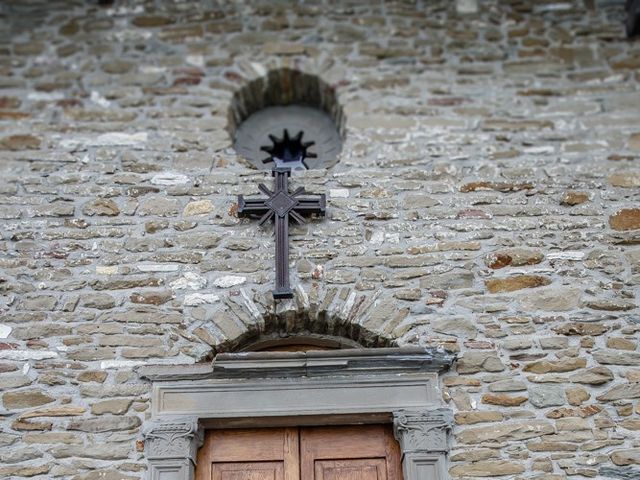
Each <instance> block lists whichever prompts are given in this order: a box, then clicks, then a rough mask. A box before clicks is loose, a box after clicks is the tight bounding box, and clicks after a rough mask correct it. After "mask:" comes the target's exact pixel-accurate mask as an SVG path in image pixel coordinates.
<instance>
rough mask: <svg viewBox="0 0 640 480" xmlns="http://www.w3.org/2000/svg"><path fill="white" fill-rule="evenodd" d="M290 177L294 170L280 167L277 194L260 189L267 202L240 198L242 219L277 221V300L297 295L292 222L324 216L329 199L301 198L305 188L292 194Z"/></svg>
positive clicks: (277, 169) (262, 221)
mask: <svg viewBox="0 0 640 480" xmlns="http://www.w3.org/2000/svg"><path fill="white" fill-rule="evenodd" d="M289 175H291V169H290V168H286V167H277V168H274V169H273V176H274V177H275V190H274V191H273V192H272V191H271V190H269V189H268V188H267V187H265V186H264V184H262V183H261V184H260V185H258V189H259V190H260V191H261V192H262V193H264V194H265V195H267V197H268V198H266V199H261V198H259V199H245V198H244V197H243V196H242V195H239V196H238V215H239V216H240V217H248V216H252V215H261V217H260V222H259V223H258V224H259V225H263V224H264V223H266V222H268V221H269V220H271V218H273V217H275V232H276V288H275V289H274V290H273V298H291V297H293V291H292V290H291V287H290V285H289V218H293V219H294V220H295V221H296V222H298V223H299V224H300V225H302V224H303V223H305V220H304V218H303V217H302V216H303V215H310V214H313V213H315V214H318V215H324V213H325V210H326V199H325V196H324V195H319V196H317V197H315V198H309V197H300V195H302V194H304V193H305V191H304V187H299V188H298V189H296V191H295V192H293V193H289Z"/></svg>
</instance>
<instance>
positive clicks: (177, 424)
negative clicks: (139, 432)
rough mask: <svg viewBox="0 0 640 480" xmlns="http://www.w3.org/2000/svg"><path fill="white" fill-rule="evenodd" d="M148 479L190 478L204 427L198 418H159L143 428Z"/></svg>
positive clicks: (170, 479) (192, 474)
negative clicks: (147, 462)
mask: <svg viewBox="0 0 640 480" xmlns="http://www.w3.org/2000/svg"><path fill="white" fill-rule="evenodd" d="M143 434H144V437H145V442H144V449H145V456H146V457H147V459H148V461H149V479H150V480H192V479H193V478H194V468H195V464H196V455H197V453H198V448H199V447H200V446H201V445H202V442H203V439H204V429H202V428H201V426H200V424H199V423H198V418H197V417H183V418H171V419H166V420H165V419H162V418H158V419H156V420H155V421H153V422H152V423H150V424H149V425H148V426H146V427H145V428H144V430H143Z"/></svg>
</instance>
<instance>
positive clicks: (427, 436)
mask: <svg viewBox="0 0 640 480" xmlns="http://www.w3.org/2000/svg"><path fill="white" fill-rule="evenodd" d="M452 426H453V415H452V413H451V410H449V409H447V408H438V409H434V410H425V411H408V410H399V411H396V412H393V432H394V434H395V437H396V439H397V440H398V442H400V448H401V450H402V453H403V454H413V453H431V452H446V451H448V450H449V448H448V442H447V433H448V432H449V430H451V428H452Z"/></svg>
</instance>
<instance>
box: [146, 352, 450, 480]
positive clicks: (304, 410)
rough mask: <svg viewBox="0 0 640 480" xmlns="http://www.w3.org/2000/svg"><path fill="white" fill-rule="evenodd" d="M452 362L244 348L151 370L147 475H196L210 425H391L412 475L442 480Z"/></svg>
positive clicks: (423, 356) (162, 478)
mask: <svg viewBox="0 0 640 480" xmlns="http://www.w3.org/2000/svg"><path fill="white" fill-rule="evenodd" d="M453 360H454V357H453V355H451V354H449V353H446V352H445V351H443V350H437V349H425V348H418V347H413V348H388V349H385V348H378V349H345V350H332V351H309V352H251V353H246V352H242V353H230V354H219V355H218V356H217V357H216V359H215V360H214V362H213V363H211V364H200V365H192V366H174V367H166V366H163V367H144V368H143V369H141V370H140V371H139V373H140V375H141V376H142V377H143V378H146V379H148V380H150V381H151V382H152V383H153V393H152V418H151V420H150V421H149V422H147V424H146V425H145V426H144V434H145V455H146V457H147V460H148V462H149V468H150V479H151V480H193V478H194V472H195V466H196V458H197V450H198V448H199V446H200V445H201V443H202V439H203V435H204V430H205V429H207V428H236V427H273V426H293V425H300V426H306V425H346V424H360V423H393V426H394V432H395V435H396V438H397V439H398V441H399V444H400V448H401V452H402V462H403V471H404V478H405V480H418V479H424V478H429V479H433V480H444V479H445V478H446V466H445V462H446V453H447V451H448V449H449V447H448V432H449V430H450V429H451V426H452V414H451V412H450V410H449V409H447V408H444V407H443V404H442V398H441V397H442V395H441V391H440V388H439V379H438V374H439V373H440V372H442V371H444V370H446V369H448V368H449V366H450V365H451V363H452V362H453ZM292 399H295V400H292Z"/></svg>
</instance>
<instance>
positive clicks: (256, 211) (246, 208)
mask: <svg viewBox="0 0 640 480" xmlns="http://www.w3.org/2000/svg"><path fill="white" fill-rule="evenodd" d="M270 210H271V209H270V208H269V207H268V206H267V205H266V203H265V201H264V200H263V199H260V198H244V196H242V195H238V216H239V217H248V216H249V215H264V214H265V213H267V212H268V211H270Z"/></svg>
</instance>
